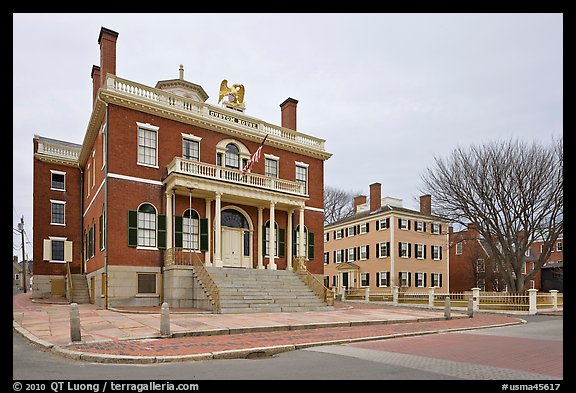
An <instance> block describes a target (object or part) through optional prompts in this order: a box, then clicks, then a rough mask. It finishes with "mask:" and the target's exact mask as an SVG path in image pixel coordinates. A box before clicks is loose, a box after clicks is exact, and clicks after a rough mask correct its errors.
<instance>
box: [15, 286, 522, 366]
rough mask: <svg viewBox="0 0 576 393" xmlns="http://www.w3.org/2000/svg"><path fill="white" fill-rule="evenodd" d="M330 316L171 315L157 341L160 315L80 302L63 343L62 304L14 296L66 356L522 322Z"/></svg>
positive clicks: (387, 311) (211, 350)
mask: <svg viewBox="0 0 576 393" xmlns="http://www.w3.org/2000/svg"><path fill="white" fill-rule="evenodd" d="M336 306H337V307H336V309H335V310H333V311H320V312H297V313H296V312H294V313H290V312H284V313H251V314H206V313H198V314H195V313H171V315H170V327H171V333H172V337H169V338H161V337H160V332H159V328H160V315H159V313H157V312H154V313H147V314H141V313H128V312H119V311H110V310H103V309H101V308H99V307H97V306H95V305H90V304H81V305H79V309H80V320H81V329H82V342H81V343H74V344H71V343H70V324H69V306H68V305H59V304H42V303H34V302H32V301H31V299H30V294H20V295H16V296H14V300H13V315H14V327H15V329H16V330H17V331H18V332H19V333H21V334H22V335H24V336H25V337H26V338H28V339H29V340H30V341H32V342H36V343H39V344H40V345H43V346H44V347H45V348H46V349H50V350H52V351H53V352H56V353H59V354H60V355H63V356H67V357H70V358H74V359H83V360H87V361H99V362H124V363H149V362H164V361H179V360H194V359H214V358H224V357H227V358H234V357H250V356H259V355H262V354H268V355H269V354H273V353H278V352H283V351H287V350H294V349H300V348H306V347H311V346H316V345H327V344H335V343H349V342H359V341H366V340H374V339H384V338H392V337H399V336H407V335H420V334H428V333H436V332H439V331H453V330H467V329H475V328H479V327H488V326H494V325H504V324H516V323H521V322H522V320H521V319H519V318H514V317H511V316H506V315H502V314H476V315H475V317H474V318H468V317H467V316H466V315H464V314H461V313H454V312H453V313H452V315H453V319H451V320H445V319H444V317H443V316H444V313H443V311H442V312H441V311H438V310H427V309H411V308H404V307H394V306H389V305H378V304H365V303H344V304H343V303H337V304H336Z"/></svg>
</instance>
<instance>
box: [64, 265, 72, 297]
mask: <svg viewBox="0 0 576 393" xmlns="http://www.w3.org/2000/svg"><path fill="white" fill-rule="evenodd" d="M66 281H68V287H70V298H72V291H73V290H74V284H73V283H72V272H70V262H66Z"/></svg>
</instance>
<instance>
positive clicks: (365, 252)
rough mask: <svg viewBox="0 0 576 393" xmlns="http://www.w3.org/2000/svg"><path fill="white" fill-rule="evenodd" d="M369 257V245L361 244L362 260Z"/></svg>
mask: <svg viewBox="0 0 576 393" xmlns="http://www.w3.org/2000/svg"><path fill="white" fill-rule="evenodd" d="M363 259H368V246H360V260H363Z"/></svg>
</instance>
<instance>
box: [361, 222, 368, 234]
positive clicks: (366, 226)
mask: <svg viewBox="0 0 576 393" xmlns="http://www.w3.org/2000/svg"><path fill="white" fill-rule="evenodd" d="M366 232H368V223H367V222H365V223H364V224H360V234H363V233H366Z"/></svg>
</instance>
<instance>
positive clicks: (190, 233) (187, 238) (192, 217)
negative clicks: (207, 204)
mask: <svg viewBox="0 0 576 393" xmlns="http://www.w3.org/2000/svg"><path fill="white" fill-rule="evenodd" d="M182 246H183V248H184V249H185V250H199V249H200V219H199V217H198V213H196V211H194V210H190V209H188V210H186V211H185V212H184V215H183V217H182Z"/></svg>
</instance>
